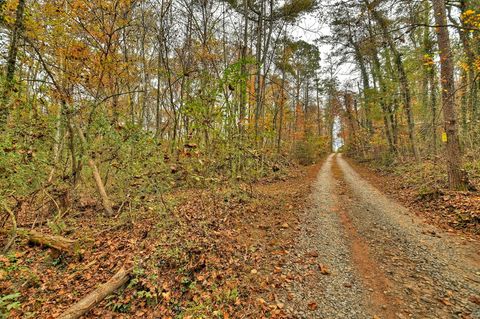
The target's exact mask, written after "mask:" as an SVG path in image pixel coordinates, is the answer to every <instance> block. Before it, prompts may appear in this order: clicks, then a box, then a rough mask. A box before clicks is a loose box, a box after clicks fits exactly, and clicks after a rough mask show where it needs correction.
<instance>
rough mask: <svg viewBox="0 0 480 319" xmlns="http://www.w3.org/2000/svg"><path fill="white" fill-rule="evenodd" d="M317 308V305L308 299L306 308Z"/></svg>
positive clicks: (312, 309)
mask: <svg viewBox="0 0 480 319" xmlns="http://www.w3.org/2000/svg"><path fill="white" fill-rule="evenodd" d="M317 308H318V305H317V303H316V302H315V301H310V302H309V303H308V309H309V310H311V311H314V310H316V309H317Z"/></svg>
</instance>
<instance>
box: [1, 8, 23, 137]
mask: <svg viewBox="0 0 480 319" xmlns="http://www.w3.org/2000/svg"><path fill="white" fill-rule="evenodd" d="M24 12H25V0H19V1H18V5H17V10H16V20H15V24H14V26H13V30H12V37H11V40H10V48H9V50H8V57H7V74H6V76H5V87H4V89H3V92H2V96H1V97H0V129H3V128H4V127H5V125H6V124H7V121H8V115H9V113H10V110H9V106H8V104H9V98H10V94H11V93H12V90H13V86H14V76H15V69H16V64H17V54H18V42H19V40H20V38H21V36H22V33H23V29H24Z"/></svg>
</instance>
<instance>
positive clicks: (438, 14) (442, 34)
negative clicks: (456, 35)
mask: <svg viewBox="0 0 480 319" xmlns="http://www.w3.org/2000/svg"><path fill="white" fill-rule="evenodd" d="M432 4H433V11H434V14H435V23H436V24H437V25H438V27H437V28H436V32H437V39H438V48H439V49H440V67H441V85H442V108H443V118H444V122H445V123H444V126H445V132H446V134H447V148H446V157H447V171H448V182H449V186H450V188H451V189H456V190H460V189H465V187H466V185H465V181H464V178H463V175H462V170H461V165H462V153H461V151H460V141H459V138H458V129H457V116H456V114H455V80H454V69H453V68H454V64H453V55H452V51H451V48H450V36H449V34H448V29H447V26H446V25H447V15H446V9H445V2H444V1H443V0H432Z"/></svg>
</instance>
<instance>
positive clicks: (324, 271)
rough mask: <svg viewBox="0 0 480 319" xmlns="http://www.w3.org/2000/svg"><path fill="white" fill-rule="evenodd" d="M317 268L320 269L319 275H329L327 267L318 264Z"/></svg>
mask: <svg viewBox="0 0 480 319" xmlns="http://www.w3.org/2000/svg"><path fill="white" fill-rule="evenodd" d="M318 268H319V269H320V273H321V274H322V275H330V270H328V267H327V266H325V265H324V264H319V265H318Z"/></svg>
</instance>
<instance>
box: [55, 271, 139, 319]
mask: <svg viewBox="0 0 480 319" xmlns="http://www.w3.org/2000/svg"><path fill="white" fill-rule="evenodd" d="M131 271H132V269H125V268H124V267H122V268H120V270H119V271H118V272H117V273H116V274H115V275H114V276H113V277H112V278H110V280H108V281H107V282H106V283H104V284H102V285H100V286H99V287H98V288H97V289H95V290H93V291H92V292H90V293H89V294H88V295H86V296H85V297H83V298H82V299H81V300H80V301H78V302H77V303H76V304H74V305H73V306H71V307H70V308H68V309H67V310H66V311H65V312H64V313H62V314H61V315H60V316H59V317H57V319H77V318H80V317H81V316H83V315H84V314H86V313H87V312H88V311H90V310H91V309H92V308H93V307H95V305H97V304H99V303H100V302H101V301H102V300H103V299H105V298H106V297H108V296H109V295H111V294H112V293H113V292H114V291H115V290H117V289H118V288H120V287H122V286H123V285H125V284H126V283H127V282H128V280H129V279H130V273H131Z"/></svg>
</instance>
